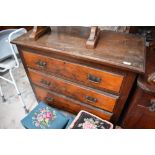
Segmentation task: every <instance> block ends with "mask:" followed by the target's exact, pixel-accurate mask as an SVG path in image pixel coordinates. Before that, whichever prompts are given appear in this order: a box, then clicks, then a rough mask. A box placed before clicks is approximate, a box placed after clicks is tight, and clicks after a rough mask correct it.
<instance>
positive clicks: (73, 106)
mask: <svg viewBox="0 0 155 155" xmlns="http://www.w3.org/2000/svg"><path fill="white" fill-rule="evenodd" d="M34 90H35V92H36V94H37V98H38V100H42V101H45V102H46V103H48V104H49V105H52V106H53V107H57V108H60V109H64V110H67V111H69V112H72V113H74V114H77V113H78V112H79V111H80V110H86V111H89V112H92V113H94V114H96V115H97V116H99V117H101V118H103V119H106V120H110V118H111V116H112V113H109V112H106V111H104V110H101V109H97V108H94V107H91V106H88V105H85V104H82V103H80V102H78V101H76V100H73V99H70V98H68V97H65V96H63V95H60V94H57V93H54V92H50V91H47V90H45V89H43V88H40V87H37V86H34Z"/></svg>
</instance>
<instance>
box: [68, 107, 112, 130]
mask: <svg viewBox="0 0 155 155" xmlns="http://www.w3.org/2000/svg"><path fill="white" fill-rule="evenodd" d="M69 128H70V129H112V128H113V124H112V123H110V122H108V121H106V120H103V119H101V118H99V117H97V116H95V115H93V114H91V113H89V112H86V111H84V110H82V111H80V112H79V113H78V115H77V116H76V118H75V119H74V121H73V122H72V124H71V125H70V127H69Z"/></svg>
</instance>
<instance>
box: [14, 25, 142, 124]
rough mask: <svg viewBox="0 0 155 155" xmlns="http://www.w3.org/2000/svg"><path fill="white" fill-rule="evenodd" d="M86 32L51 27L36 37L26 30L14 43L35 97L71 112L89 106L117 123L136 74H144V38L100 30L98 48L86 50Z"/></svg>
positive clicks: (72, 28)
mask: <svg viewBox="0 0 155 155" xmlns="http://www.w3.org/2000/svg"><path fill="white" fill-rule="evenodd" d="M89 32H90V28H87V27H52V31H51V32H48V33H47V34H45V35H43V36H41V37H40V38H39V39H38V40H36V41H34V40H32V39H30V38H29V35H30V33H31V32H30V33H27V34H25V35H23V36H21V37H20V38H17V39H16V40H14V41H13V43H15V44H16V45H17V47H18V49H19V53H20V56H21V58H22V61H23V64H24V67H25V70H26V72H27V75H28V77H29V79H30V82H31V84H32V87H33V89H34V92H35V94H36V97H37V98H38V100H44V101H46V102H47V103H50V104H51V105H53V106H56V107H58V108H61V109H63V110H67V111H70V112H73V113H78V112H79V111H80V110H82V109H83V110H88V111H89V112H92V113H94V114H96V115H98V116H99V117H102V118H104V119H107V120H110V121H111V122H112V123H114V124H115V123H117V121H118V120H119V116H120V114H121V112H122V110H123V107H124V105H125V103H126V101H127V98H128V95H129V94H130V90H131V88H132V86H133V83H134V80H135V78H136V76H137V74H141V73H144V72H145V42H144V39H143V38H142V37H140V36H135V35H131V34H124V33H117V32H112V31H101V32H100V38H99V40H98V44H97V46H96V48H95V49H87V48H86V40H87V39H88V37H89ZM48 95H49V96H48ZM53 98H55V99H54V100H53Z"/></svg>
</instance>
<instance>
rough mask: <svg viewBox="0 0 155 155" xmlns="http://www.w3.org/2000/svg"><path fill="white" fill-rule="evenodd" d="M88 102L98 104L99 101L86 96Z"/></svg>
mask: <svg viewBox="0 0 155 155" xmlns="http://www.w3.org/2000/svg"><path fill="white" fill-rule="evenodd" d="M86 100H87V101H88V102H93V103H96V102H97V99H96V98H93V97H91V96H86Z"/></svg>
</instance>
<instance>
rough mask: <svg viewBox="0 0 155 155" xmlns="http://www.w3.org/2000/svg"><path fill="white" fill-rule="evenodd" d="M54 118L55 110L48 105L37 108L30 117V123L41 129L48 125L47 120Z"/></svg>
mask: <svg viewBox="0 0 155 155" xmlns="http://www.w3.org/2000/svg"><path fill="white" fill-rule="evenodd" d="M55 118H56V112H55V111H54V110H53V111H51V110H50V108H49V107H44V108H40V109H38V111H36V112H35V113H34V116H33V117H32V123H33V124H34V125H35V126H36V127H40V128H42V129H45V128H48V127H50V124H49V122H50V121H52V120H54V119H55Z"/></svg>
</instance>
